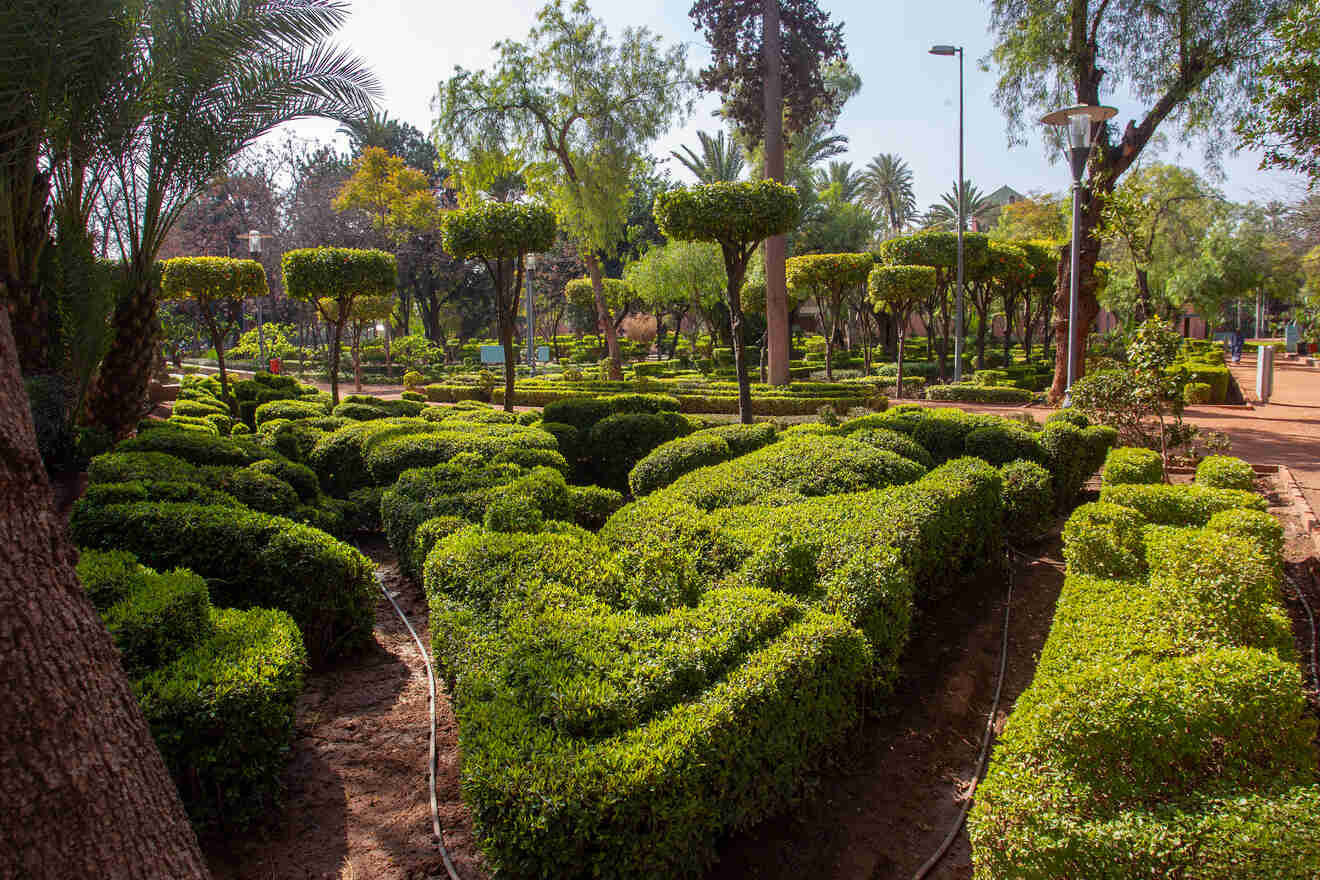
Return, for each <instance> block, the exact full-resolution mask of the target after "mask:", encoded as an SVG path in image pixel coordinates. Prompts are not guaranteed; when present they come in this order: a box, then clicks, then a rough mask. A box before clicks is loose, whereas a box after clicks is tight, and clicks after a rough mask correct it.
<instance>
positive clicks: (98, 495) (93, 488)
mask: <svg viewBox="0 0 1320 880" xmlns="http://www.w3.org/2000/svg"><path fill="white" fill-rule="evenodd" d="M82 500H84V501H86V502H87V504H88V505H90V506H92V507H105V506H106V505H109V504H133V503H135V502H138V501H187V502H190V503H193V504H218V505H224V506H229V507H238V506H240V504H239V501H238V499H237V498H235V497H234V496H232V495H230V494H228V493H227V492H222V491H221V490H219V489H212V488H210V487H209V486H203V485H201V484H200V483H194V482H175V481H169V480H133V481H130V482H125V483H90V484H88V486H87V491H86V492H84V493H83V498H82Z"/></svg>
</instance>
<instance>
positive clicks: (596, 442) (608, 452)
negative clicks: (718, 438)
mask: <svg viewBox="0 0 1320 880" xmlns="http://www.w3.org/2000/svg"><path fill="white" fill-rule="evenodd" d="M690 433H692V425H691V424H689V423H688V421H687V420H686V419H685V418H683V417H682V416H680V415H679V414H678V413H672V412H666V413H617V414H615V415H612V416H607V417H605V418H603V419H601V420H600V421H599V422H597V423H596V425H595V426H593V427H592V429H591V438H590V440H589V441H588V448H589V449H590V455H591V461H592V465H593V468H594V470H595V473H596V482H597V483H599V484H600V485H602V486H606V487H608V488H611V489H619V490H623V489H626V488H627V487H628V472H629V471H631V470H632V469H633V466H634V465H636V464H637V462H639V461H641V459H642V458H644V457H645V456H646V455H647V453H649V452H650V451H651V450H653V449H655V448H656V447H657V446H659V445H660V444H662V443H665V442H667V441H669V440H673V439H674V438H676V437H681V436H684V435H686V434H690ZM726 446H727V444H726Z"/></svg>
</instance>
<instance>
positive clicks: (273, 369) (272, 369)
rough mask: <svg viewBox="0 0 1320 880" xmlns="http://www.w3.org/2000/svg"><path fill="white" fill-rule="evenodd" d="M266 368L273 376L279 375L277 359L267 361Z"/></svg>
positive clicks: (278, 360) (278, 361)
mask: <svg viewBox="0 0 1320 880" xmlns="http://www.w3.org/2000/svg"><path fill="white" fill-rule="evenodd" d="M266 366H268V367H269V368H270V372H271V373H272V374H273V375H276V376H278V375H279V374H280V359H279V358H271V359H270V360H269V361H267V362H266Z"/></svg>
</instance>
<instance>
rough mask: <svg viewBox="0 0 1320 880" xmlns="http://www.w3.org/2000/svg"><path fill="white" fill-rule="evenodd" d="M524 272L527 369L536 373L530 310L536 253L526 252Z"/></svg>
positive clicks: (534, 324)
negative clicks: (525, 269)
mask: <svg viewBox="0 0 1320 880" xmlns="http://www.w3.org/2000/svg"><path fill="white" fill-rule="evenodd" d="M526 266H527V272H526V274H525V278H526V287H527V369H528V370H529V371H530V372H531V374H532V375H533V376H535V375H536V315H535V314H534V313H533V311H532V270H533V269H535V268H536V254H528V255H527V258H526Z"/></svg>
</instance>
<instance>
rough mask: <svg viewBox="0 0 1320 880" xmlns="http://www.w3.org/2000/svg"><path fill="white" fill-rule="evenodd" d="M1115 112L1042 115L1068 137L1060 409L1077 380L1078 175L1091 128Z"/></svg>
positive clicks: (1092, 108) (1090, 109)
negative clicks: (1064, 369) (1064, 381)
mask: <svg viewBox="0 0 1320 880" xmlns="http://www.w3.org/2000/svg"><path fill="white" fill-rule="evenodd" d="M1116 113H1118V110H1116V109H1114V108H1113V107H1104V106H1100V105H1096V104H1077V105H1075V106H1072V107H1065V108H1064V109H1062V110H1055V111H1054V112H1053V113H1050V114H1048V115H1046V116H1045V117H1044V118H1042V119H1041V122H1043V123H1045V124H1046V125H1057V126H1059V127H1061V128H1064V129H1066V130H1067V133H1068V162H1069V165H1070V166H1071V168H1072V178H1073V220H1072V243H1071V244H1070V245H1069V246H1068V251H1069V256H1070V257H1071V258H1072V265H1071V267H1070V269H1069V272H1068V282H1069V284H1068V385H1067V388H1066V389H1065V391H1064V396H1063V405H1064V406H1067V405H1068V403H1069V401H1070V395H1071V394H1072V385H1073V379H1074V378H1076V376H1077V349H1078V343H1077V276H1078V275H1079V274H1080V273H1081V251H1082V249H1081V242H1080V241H1079V240H1078V239H1079V238H1080V237H1081V225H1082V173H1083V172H1084V171H1086V161H1087V159H1089V158H1090V156H1091V147H1092V146H1094V144H1095V127H1096V126H1097V125H1103V124H1104V122H1105V120H1106V119H1110V118H1112V117H1113V116H1114V115H1115V114H1116Z"/></svg>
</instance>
